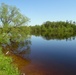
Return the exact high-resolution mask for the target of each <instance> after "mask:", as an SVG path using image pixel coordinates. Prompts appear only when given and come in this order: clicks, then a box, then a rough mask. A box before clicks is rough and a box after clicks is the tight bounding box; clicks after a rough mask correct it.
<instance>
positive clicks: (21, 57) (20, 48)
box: [2, 39, 31, 72]
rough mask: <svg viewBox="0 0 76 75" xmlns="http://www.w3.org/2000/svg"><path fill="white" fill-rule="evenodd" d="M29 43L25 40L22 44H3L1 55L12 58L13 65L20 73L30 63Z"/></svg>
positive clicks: (28, 40)
mask: <svg viewBox="0 0 76 75" xmlns="http://www.w3.org/2000/svg"><path fill="white" fill-rule="evenodd" d="M30 45H31V41H30V39H27V40H25V41H24V42H20V43H19V42H11V44H10V45H6V44H3V45H2V47H3V53H4V54H5V55H7V56H10V57H12V59H13V63H15V64H16V65H17V66H18V68H19V70H20V71H21V72H22V71H23V70H24V67H25V66H27V65H29V64H30V63H31V59H30V58H29V55H30V53H31V50H30Z"/></svg>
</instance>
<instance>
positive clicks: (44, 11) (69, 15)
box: [0, 0, 76, 25]
mask: <svg viewBox="0 0 76 75" xmlns="http://www.w3.org/2000/svg"><path fill="white" fill-rule="evenodd" d="M1 3H6V4H8V5H13V6H16V7H17V8H19V9H20V11H21V12H22V14H24V15H25V16H27V17H29V18H30V21H31V22H30V23H29V24H30V25H36V24H42V23H43V22H45V21H48V20H49V21H61V20H62V21H66V20H73V21H76V0H0V4H1Z"/></svg>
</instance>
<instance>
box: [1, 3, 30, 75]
mask: <svg viewBox="0 0 76 75" xmlns="http://www.w3.org/2000/svg"><path fill="white" fill-rule="evenodd" d="M28 21H29V18H27V17H26V16H24V15H22V14H21V13H20V10H19V9H18V8H16V7H15V6H10V5H7V4H4V3H2V4H1V6H0V47H1V48H2V46H3V45H4V46H5V45H10V44H11V43H12V42H20V41H24V40H25V39H26V38H27V37H29V36H28V35H27V34H29V32H30V28H29V27H28V26H25V25H27V23H28ZM11 63H12V58H10V57H7V56H5V55H4V54H3V53H2V49H0V75H20V73H19V71H18V68H16V66H14V65H13V64H11Z"/></svg>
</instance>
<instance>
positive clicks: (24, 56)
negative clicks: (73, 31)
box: [3, 35, 76, 75]
mask: <svg viewBox="0 0 76 75" xmlns="http://www.w3.org/2000/svg"><path fill="white" fill-rule="evenodd" d="M3 49H5V50H4V52H5V54H6V52H7V51H9V53H8V55H10V56H11V57H12V58H13V63H15V64H16V65H17V66H18V68H19V70H20V71H21V72H22V73H25V75H76V37H70V38H68V39H66V38H65V39H56V38H54V39H49V40H48V39H46V38H45V37H42V36H34V35H32V36H31V38H30V39H28V40H25V41H24V43H12V44H11V45H9V46H5V47H4V48H3ZM10 49H11V51H10Z"/></svg>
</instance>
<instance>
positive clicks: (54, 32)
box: [30, 21, 76, 40]
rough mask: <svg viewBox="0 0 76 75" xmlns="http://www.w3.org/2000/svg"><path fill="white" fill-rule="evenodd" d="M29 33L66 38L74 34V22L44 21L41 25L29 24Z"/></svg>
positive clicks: (53, 37)
mask: <svg viewBox="0 0 76 75" xmlns="http://www.w3.org/2000/svg"><path fill="white" fill-rule="evenodd" d="M30 29H31V34H33V35H36V36H43V37H44V38H46V39H47V40H49V39H65V38H66V39H67V38H70V37H72V36H75V35H76V23H75V22H72V21H66V22H64V21H57V22H51V21H46V22H44V23H43V24H42V25H35V26H30Z"/></svg>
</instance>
